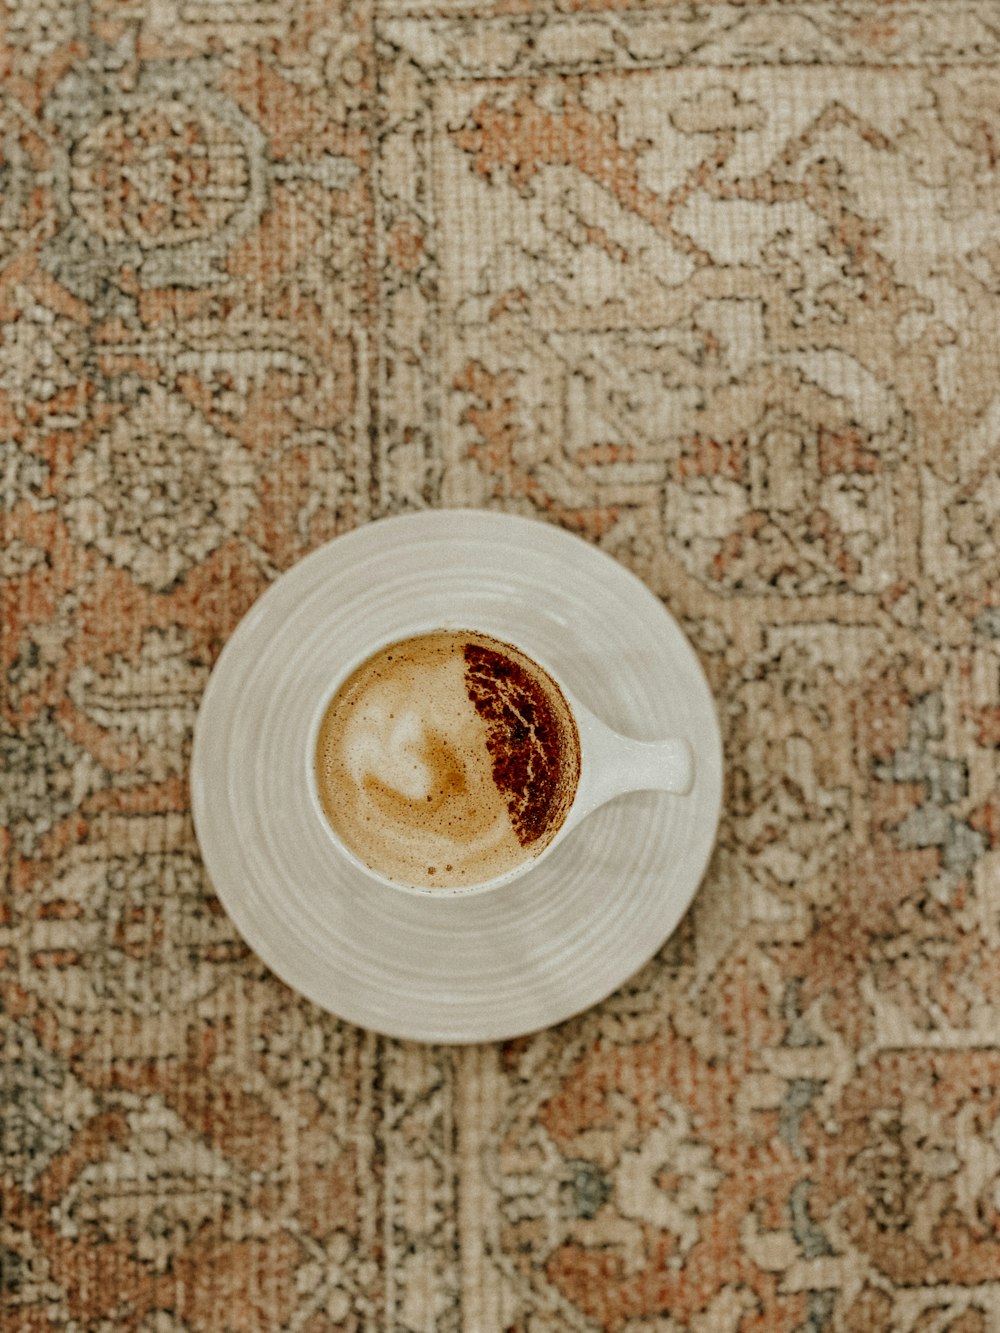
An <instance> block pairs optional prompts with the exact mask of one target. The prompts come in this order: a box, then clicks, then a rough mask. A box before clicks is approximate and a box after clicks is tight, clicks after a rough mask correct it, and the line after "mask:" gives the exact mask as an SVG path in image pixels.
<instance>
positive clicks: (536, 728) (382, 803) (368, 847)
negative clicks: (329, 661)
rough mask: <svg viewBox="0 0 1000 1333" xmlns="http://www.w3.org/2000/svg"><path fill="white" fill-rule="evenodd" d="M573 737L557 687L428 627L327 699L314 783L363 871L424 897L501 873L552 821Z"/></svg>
mask: <svg viewBox="0 0 1000 1333" xmlns="http://www.w3.org/2000/svg"><path fill="white" fill-rule="evenodd" d="M580 756H581V746H580V736H579V733H578V730H577V726H576V722H575V720H574V716H573V711H572V710H571V708H570V706H569V704H568V703H567V701H566V698H565V696H564V694H563V692H562V690H561V689H560V687H559V685H558V684H557V683H556V682H555V681H554V680H553V679H552V677H551V676H550V675H549V673H548V672H547V671H546V670H545V669H544V668H543V667H541V666H540V665H539V664H538V663H537V662H535V661H533V660H532V659H531V658H530V657H529V656H528V655H527V654H526V653H524V652H523V651H522V650H521V649H519V648H516V647H515V646H514V645H512V644H509V643H505V642H503V641H501V640H499V639H496V638H493V637H491V636H489V635H486V634H481V633H478V632H475V631H464V630H444V629H441V630H435V631H432V632H430V633H424V634H419V635H416V636H414V637H411V638H407V639H403V640H400V641H397V642H395V643H390V644H388V645H387V646H385V647H383V648H381V649H379V650H378V651H377V652H375V653H374V654H373V655H372V656H370V657H369V658H368V659H367V660H366V661H364V662H363V663H362V664H361V665H360V666H359V667H357V668H356V669H355V670H354V671H353V672H352V673H351V674H350V675H349V676H348V678H347V679H346V680H345V681H344V682H343V684H342V685H340V687H339V688H338V689H337V690H336V691H335V693H334V695H333V697H332V699H331V700H330V702H329V704H328V705H327V707H326V711H325V713H324V714H323V717H322V721H321V723H320V727H319V733H318V739H317V744H316V753H315V778H316V789H317V793H318V795H319V800H320V804H321V806H322V808H323V811H324V813H325V815H326V818H327V820H328V821H329V823H330V826H331V828H332V829H333V831H334V832H335V834H336V835H337V837H338V838H339V839H340V840H341V842H342V843H343V844H344V846H345V847H346V848H347V849H348V850H349V851H350V852H351V854H352V855H353V856H354V857H356V858H357V860H359V861H360V862H361V863H362V864H363V865H365V866H367V867H369V869H371V870H372V871H374V872H375V874H376V875H379V876H381V877H383V878H384V879H388V880H391V881H394V882H398V883H402V884H406V885H412V886H415V887H417V888H423V889H455V888H462V887H465V886H468V885H474V884H481V883H484V882H486V881H491V880H495V879H497V878H499V877H502V876H505V875H507V874H509V873H511V872H513V871H515V870H517V869H519V868H521V867H523V866H524V865H525V864H526V863H527V862H530V861H532V860H534V859H536V858H537V857H538V856H540V855H541V853H542V852H543V851H544V850H545V849H546V847H548V846H549V844H550V843H551V842H552V840H553V838H554V837H555V836H556V834H557V833H558V832H559V829H560V828H561V827H562V825H563V823H564V821H565V819H566V815H567V813H568V811H569V809H570V807H571V806H572V804H573V800H574V797H575V795H576V791H577V785H578V783H579V780H580Z"/></svg>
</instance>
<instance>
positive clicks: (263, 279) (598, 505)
mask: <svg viewBox="0 0 1000 1333" xmlns="http://www.w3.org/2000/svg"><path fill="white" fill-rule="evenodd" d="M0 71H2V75H0V145H2V149H0V348H2V351H0V478H2V482H0V488H2V489H0V495H2V513H0V522H2V537H3V543H2V555H0V560H2V567H0V573H2V578H3V582H2V584H0V595H2V598H3V603H2V638H0V653H2V664H0V666H2V672H3V675H2V681H3V691H2V695H0V698H2V720H0V751H2V754H3V761H4V764H5V767H4V768H3V770H2V779H0V801H2V807H0V823H2V825H3V826H4V832H3V834H2V837H3V853H4V854H3V857H2V866H3V876H4V880H3V898H2V914H0V995H2V1017H0V1022H2V1028H3V1039H2V1040H3V1048H2V1049H3V1064H2V1085H0V1091H2V1094H3V1105H2V1122H0V1135H2V1148H3V1196H2V1221H0V1228H2V1230H0V1274H2V1281H3V1290H2V1296H0V1300H2V1302H3V1304H2V1307H0V1308H2V1312H3V1317H2V1323H3V1327H4V1329H5V1331H7V1333H40V1331H41V1330H48V1329H59V1330H66V1331H67V1333H108V1331H110V1330H129V1331H130V1333H132V1331H134V1333H222V1331H223V1330H236V1331H240V1333H243V1331H248V1330H266V1331H267V1333H274V1331H275V1330H289V1331H294V1333H334V1330H340V1331H341V1333H375V1331H376V1330H377V1331H379V1333H382V1331H383V1330H384V1331H385V1333H404V1331H406V1333H433V1331H436V1330H440V1331H441V1333H505V1331H506V1333H510V1331H514V1333H564V1331H565V1330H579V1331H580V1333H583V1331H585V1330H588V1331H589V1330H601V1331H603V1333H682V1331H683V1333H737V1330H738V1331H739V1333H751V1330H755V1331H757V1330H759V1331H760V1333H886V1331H887V1330H898V1331H899V1333H903V1331H905V1333H910V1331H911V1330H913V1331H914V1333H916V1331H917V1330H919V1333H988V1331H990V1330H1000V849H998V841H1000V801H998V797H997V766H998V747H1000V517H998V516H1000V466H998V465H1000V10H998V7H997V5H996V4H995V3H989V2H987V0H981V2H979V3H974V2H967V0H951V2H950V3H937V2H931V0H928V2H927V3H899V4H896V3H876V2H875V0H868V2H865V0H857V2H856V3H844V4H835V3H818V2H816V3H777V0H774V2H772V3H767V2H765V3H760V4H750V3H747V4H721V3H720V4H711V3H709V4H703V5H694V6H692V5H679V4H671V3H660V4H657V3H653V0H649V2H648V3H636V4H632V5H630V4H628V3H623V2H621V0H607V3H602V0H564V2H563V3H554V4H548V5H546V4H542V3H537V4H533V3H531V2H530V0H500V3H496V4H493V3H488V2H487V3H482V4H476V3H463V0H441V3H439V4H436V5H435V4H425V3H422V0H379V3H373V2H372V0H357V2H356V3H353V2H349V0H348V2H346V3H342V4H339V3H336V2H335V0H243V3H233V2H230V0H122V2H119V0H81V2H80V3H77V4H70V3H60V2H59V0H7V4H6V5H5V6H4V8H3V10H2V11H0ZM454 504H467V505H477V506H486V507H490V508H496V509H504V510H508V511H511V512H518V513H524V514H529V515H534V516H538V517H541V518H543V519H547V520H549V521H551V522H553V523H558V524H561V525H563V526H564V527H566V528H569V529H570V530H572V531H575V532H578V533H580V534H582V535H583V536H584V537H585V538H587V539H588V540H590V541H592V542H594V543H596V544H598V545H599V546H601V547H602V548H603V549H604V550H606V551H607V552H609V553H610V554H611V555H613V556H615V557H616V558H618V559H619V560H621V561H622V562H623V563H624V564H625V565H627V566H628V567H629V568H630V569H632V570H634V571H635V572H636V573H637V574H639V575H640V576H641V577H642V578H643V579H645V580H646V582H647V583H648V584H649V585H650V587H652V588H653V589H654V591H655V592H656V593H658V594H659V595H661V596H662V597H663V598H664V600H665V602H666V604H667V605H668V606H669V607H670V608H671V610H672V611H673V612H674V613H675V614H676V615H677V616H678V617H679V618H680V619H681V621H682V623H683V624H684V626H685V628H686V630H687V632H688V633H689V634H690V636H691V638H692V640H693V642H694V643H695V645H696V647H697V649H698V651H699V653H700V656H701V658H702V661H703V662H704V664H705V667H706V670H707V671H708V673H709V676H710V679H711V682H712V685H713V688H714V690H715V692H716V695H717V698H718V701H719V708H720V713H721V718H722V723H723V728H724V733H725V741H726V749H727V757H728V758H727V762H728V788H727V795H726V811H725V815H724V819H723V824H722V829H721V835H720V841H719V846H718V850H717V854H716V856H715V858H714V860H713V862H712V865H711V868H710V871H709V873H708V876H707V878H706V880H705V883H704V886H703V888H702V890H701V892H700V894H699V896H698V898H697V900H696V902H695V905H694V907H693V908H692V910H691V911H690V913H689V914H688V916H687V917H686V918H685V921H684V923H683V925H682V927H681V929H680V930H679V931H678V932H677V934H676V936H675V937H674V938H673V939H672V940H671V941H670V943H669V944H668V945H667V946H666V947H665V948H664V949H663V951H662V952H661V953H660V954H659V955H658V956H657V957H656V959H655V960H654V961H653V962H651V963H650V964H649V965H648V966H647V967H646V968H645V969H644V970H643V971H642V973H641V974H640V975H638V976H637V977H636V978H634V980H633V981H632V982H631V983H630V984H629V985H628V986H626V987H625V988H623V989H622V990H621V991H620V992H619V993H618V994H616V995H615V996H613V997H612V998H611V999H609V1000H608V1001H607V1002H606V1003H604V1004H602V1005H600V1006H598V1007H597V1008H596V1009H594V1010H593V1011H591V1012H590V1013H587V1014H585V1015H583V1016H581V1017H579V1018H577V1019H575V1020H573V1021H571V1022H569V1023H566V1024H564V1025H562V1026H561V1027H559V1028H558V1029H555V1030H553V1031H549V1032H545V1033H542V1034H540V1035H538V1036H534V1037H531V1038H526V1039H524V1040H520V1041H516V1042H512V1043H509V1044H507V1045H504V1046H483V1047H473V1048H470V1049H434V1048H425V1047H421V1046H418V1045H408V1044H405V1043H400V1042H395V1041H389V1040H383V1039H381V1038H378V1037H376V1036H373V1035H371V1034H368V1033H365V1032H362V1031H359V1030H357V1029H355V1028H353V1027H350V1026H349V1025H346V1024H343V1023H341V1022H339V1021H338V1020H337V1019H335V1018H333V1017H331V1016H329V1015H326V1014H323V1013H320V1012H318V1011H317V1010H316V1009H314V1008H313V1007H311V1006H310V1005H309V1004H308V1003H307V1002H306V1001H304V1000H301V999H300V998H299V997H298V996H296V995H295V994H292V993H291V992H289V991H288V990H287V989H286V988H285V987H283V986H282V984H281V983H280V982H278V981H277V980H276V979H275V978H274V977H273V976H272V975H271V974H270V973H269V972H268V971H267V969H266V968H265V967H264V966H263V965H262V964H260V963H259V962H258V961H257V960H256V958H255V957H254V956H252V955H251V954H250V953H249V952H248V950H247V949H246V948H245V947H244V946H243V945H242V943H241V941H240V940H239V938H238V937H237V936H236V934H235V932H234V930H233V928H232V926H231V925H230V923H229V921H228V919H227V918H226V916H225V915H224V913H223V912H222V910H221V908H220V906H219V904H218V902H217V900H216V899H215V897H214V896H213V894H212V891H211V887H210V885H209V883H208V882H207V880H206V876H205V873H204V870H203V868H202V865H201V861H200V859H199V855H198V849H197V845H196V842H195V839H194V835H193V830H192V825H191V820H190V817H189V806H188V793H187V786H186V778H187V766H188V760H189V752H190V742H191V732H192V726H193V721H194V716H195V712H196V709H197V705H198V701H199V698H200V694H201V691H202V689H203V687H204V685H205V681H206V678H207V675H208V672H209V670H210V668H211V665H212V662H213V661H214V659H215V657H216V656H217V654H218V652H219V650H220V648H221V646H222V644H223V643H224V642H225V640H226V638H227V636H228V635H229V634H230V633H231V631H232V629H233V627H234V626H235V624H236V623H237V621H238V619H239V618H240V616H241V615H242V614H243V612H244V611H245V610H246V609H247V608H248V607H249V606H250V604H251V603H252V601H253V600H254V598H255V597H256V596H257V595H258V594H259V593H260V592H261V590H262V589H263V588H264V587H265V586H266V585H267V584H268V583H269V582H270V581H271V580H272V579H274V578H275V577H276V576H277V574H278V573H279V572H280V571H281V570H283V569H285V568H287V567H288V566H289V565H291V564H292V563H293V562H294V561H295V560H296V559H298V558H299V557H301V556H302V555H303V554H304V553H305V552H307V551H308V550H310V549H312V548H314V547H315V546H316V545H317V544H319V543H321V542H323V541H325V540H327V539H328V538H330V537H332V536H333V535H335V534H337V533H339V532H343V531H346V530H348V529H350V528H352V527H354V526H356V525H358V524H360V523H364V522H366V521H368V520H370V519H373V518H375V517H378V516H380V515H384V514H389V513H397V512H400V511H404V510H412V509H420V508H425V507H439V506H447V505H454Z"/></svg>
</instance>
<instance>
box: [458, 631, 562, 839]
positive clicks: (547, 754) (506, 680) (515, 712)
mask: <svg viewBox="0 0 1000 1333" xmlns="http://www.w3.org/2000/svg"><path fill="white" fill-rule="evenodd" d="M464 654H465V663H466V670H465V686H466V690H467V692H468V695H469V698H470V700H471V701H472V703H473V705H474V706H475V708H476V711H477V712H478V713H479V715H480V717H481V718H482V719H483V721H484V722H485V723H486V730H487V738H486V746H487V749H488V750H489V753H490V758H491V759H492V761H493V781H494V783H495V784H496V787H497V790H498V791H499V792H500V793H501V794H502V795H503V796H504V798H505V800H506V802H507V808H508V811H509V813H510V822H511V825H512V827H513V829H514V833H515V834H516V836H517V839H518V841H519V842H520V844H521V846H522V847H526V846H528V845H529V844H530V843H532V842H535V841H536V840H537V839H538V838H541V837H542V836H544V835H545V834H546V833H549V832H551V831H553V830H554V827H557V826H558V824H559V823H561V822H562V817H563V816H564V815H565V813H566V807H567V806H568V801H567V799H566V796H567V790H568V791H569V792H570V794H571V793H572V792H573V791H574V790H575V787H576V779H577V776H578V763H579V758H578V752H577V753H576V754H574V755H573V759H574V761H575V762H574V763H573V766H572V769H573V771H572V772H571V773H569V774H567V772H566V759H567V755H568V754H570V753H572V751H573V750H575V749H576V747H575V746H573V747H572V748H571V743H570V744H568V742H569V738H568V737H567V736H566V734H565V731H566V727H565V724H564V722H563V721H562V720H561V719H560V717H559V715H558V714H557V713H556V711H555V710H554V708H553V707H552V704H551V703H550V701H549V699H548V697H547V695H546V692H545V688H544V686H543V685H542V684H541V683H540V682H539V681H537V680H536V679H534V678H533V677H532V675H531V674H530V672H528V671H527V670H526V669H525V668H524V667H523V666H522V665H521V664H520V663H519V662H517V661H515V660H514V659H513V658H511V657H508V656H507V655H506V654H505V653H503V652H499V651H497V650H496V649H493V648H488V647H484V646H483V645H481V644H476V643H467V644H466V645H465V649H464Z"/></svg>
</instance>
